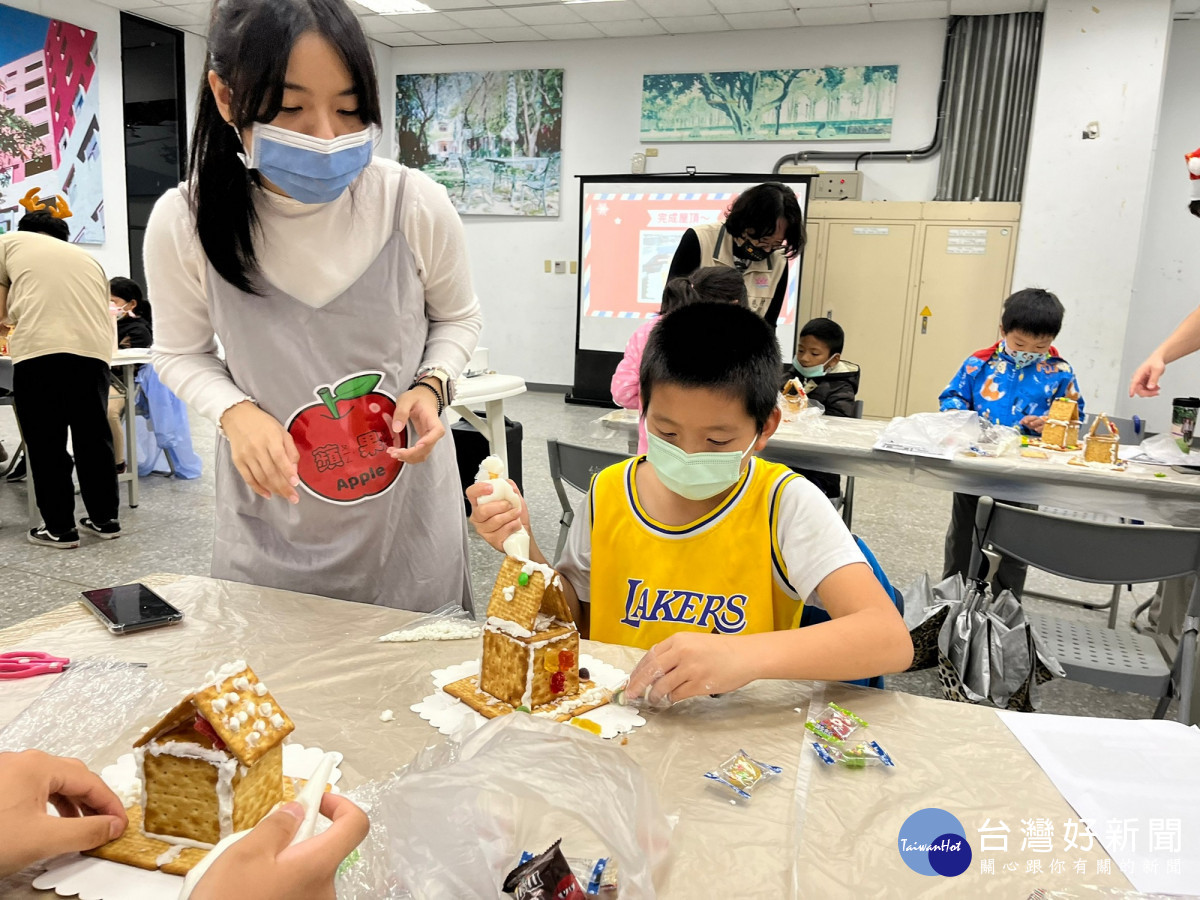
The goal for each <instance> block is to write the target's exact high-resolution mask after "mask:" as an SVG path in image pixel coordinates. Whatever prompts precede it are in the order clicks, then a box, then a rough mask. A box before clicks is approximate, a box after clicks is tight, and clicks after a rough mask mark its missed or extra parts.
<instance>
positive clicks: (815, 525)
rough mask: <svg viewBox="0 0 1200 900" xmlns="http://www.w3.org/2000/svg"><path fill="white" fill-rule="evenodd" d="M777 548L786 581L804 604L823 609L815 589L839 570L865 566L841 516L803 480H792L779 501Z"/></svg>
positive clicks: (863, 558) (811, 485) (814, 487)
mask: <svg viewBox="0 0 1200 900" xmlns="http://www.w3.org/2000/svg"><path fill="white" fill-rule="evenodd" d="M778 523H779V546H780V550H781V552H782V553H783V563H784V565H785V566H787V573H788V581H789V582H791V585H792V587H794V588H795V589H796V593H797V594H799V595H800V596H801V597H802V598H804V600H805V602H806V603H811V604H813V605H814V606H817V607H821V608H824V607H823V605H822V603H821V598H820V597H818V596H817V585H819V584H820V583H821V582H822V581H824V580H825V578H826V577H827V576H828V575H830V574H832V573H833V572H836V571H837V570H838V569H840V568H842V567H843V566H848V565H852V564H854V563H865V562H866V558H865V557H863V555H862V551H861V550H859V549H858V545H857V544H856V543H855V542H854V537H853V536H852V535H851V534H850V532H849V531H848V530H847V529H846V525H845V523H844V522H843V521H842V519H841V516H839V515H838V514H837V511H836V510H835V509H834V508H833V504H832V503H830V502H829V498H828V497H826V496H825V495H824V494H822V493H821V491H820V490H819V489H818V488H817V487H816V486H815V485H814V484H813V483H812V482H811V481H809V480H808V479H806V478H793V479H792V480H791V481H789V482H788V483H787V484H785V485H784V487H783V493H782V494H781V495H780V498H779V518H778Z"/></svg>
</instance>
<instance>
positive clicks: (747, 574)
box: [589, 457, 803, 648]
mask: <svg viewBox="0 0 1200 900" xmlns="http://www.w3.org/2000/svg"><path fill="white" fill-rule="evenodd" d="M644 461H645V457H638V458H635V459H630V460H628V461H626V462H622V463H618V464H616V465H614V466H610V467H609V468H607V469H605V470H604V471H602V472H600V474H598V475H597V476H596V477H595V479H594V480H593V481H592V487H591V496H590V498H589V499H590V501H591V502H590V504H589V505H590V509H591V523H590V524H591V548H592V549H591V554H592V566H591V623H592V629H591V638H592V640H596V641H607V642H609V643H613V644H626V645H628V646H631V647H644V648H649V647H652V646H654V645H655V644H657V643H658V642H659V641H661V640H663V639H665V638H667V637H670V636H671V635H672V634H675V633H676V632H680V631H695V632H704V633H715V634H754V633H757V632H764V631H780V630H784V629H790V628H795V627H796V626H797V625H798V624H799V621H800V611H801V609H802V607H803V600H802V598H800V597H798V596H797V595H796V591H795V590H794V589H793V588H792V586H791V584H789V583H788V576H787V569H786V567H785V564H784V561H783V555H782V553H780V550H779V534H778V527H777V521H776V520H777V510H778V506H779V497H780V495H781V492H782V491H783V486H784V485H785V484H787V483H788V482H789V481H791V480H792V479H793V478H799V477H800V476H799V475H796V474H795V473H794V472H792V471H791V470H790V469H788V468H787V467H786V466H783V465H780V464H778V463H769V462H764V461H763V460H761V459H757V458H753V457H752V458H751V460H750V463H749V465H747V467H746V470H745V471H744V472H743V473H742V477H741V479H740V480H739V481H738V483H737V484H736V485H735V486H734V488H733V490H732V491H730V493H729V496H728V497H727V498H726V499H725V500H724V501H723V502H722V503H721V505H720V506H718V507H717V508H716V509H714V510H713V511H712V512H711V513H709V514H708V515H706V516H704V517H703V518H701V519H698V520H697V521H695V522H691V523H689V524H687V525H681V526H671V525H664V524H662V523H661V522H656V521H655V520H654V519H652V518H651V517H650V516H649V515H648V514H647V513H646V511H645V510H644V509H643V508H642V505H641V502H640V501H639V500H638V494H637V483H636V479H635V473H636V472H637V467H638V466H639V465H641V464H643V463H644Z"/></svg>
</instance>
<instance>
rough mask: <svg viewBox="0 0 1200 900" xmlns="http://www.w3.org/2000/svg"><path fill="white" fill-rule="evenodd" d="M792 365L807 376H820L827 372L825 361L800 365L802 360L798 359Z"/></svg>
mask: <svg viewBox="0 0 1200 900" xmlns="http://www.w3.org/2000/svg"><path fill="white" fill-rule="evenodd" d="M792 366H793V367H794V368H795V369H796V371H797V372H799V373H800V374H801V375H803V376H804V377H805V378H819V377H820V376H822V375H824V374H825V364H824V363H821V364H820V365H817V366H802V365H800V360H798V359H797V360H793V361H792Z"/></svg>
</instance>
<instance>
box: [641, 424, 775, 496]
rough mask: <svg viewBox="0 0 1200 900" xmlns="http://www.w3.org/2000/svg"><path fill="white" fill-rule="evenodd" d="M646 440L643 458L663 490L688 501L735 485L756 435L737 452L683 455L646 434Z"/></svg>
mask: <svg viewBox="0 0 1200 900" xmlns="http://www.w3.org/2000/svg"><path fill="white" fill-rule="evenodd" d="M646 440H647V444H648V446H647V452H646V459H648V460H649V461H650V465H652V466H654V474H656V475H657V476H658V480H659V481H661V482H662V483H663V485H665V486H666V488H667V490H669V491H672V492H674V493H676V494H678V495H679V496H681V497H686V498H687V499H688V500H707V499H708V498H709V497H715V496H716V495H717V494H719V493H721V491H724V490H728V489H729V488H731V487H733V486H734V485H735V484H737V481H738V479H739V478H741V477H742V460H743V459H745V458H746V455H747V454H748V453H750V451H751V450H753V449H754V444H755V442H756V441H757V440H758V435H755V436H754V440H753V441H751V442H750V446H749V447H747V448H746V449H745V450H744V451H742V452H741V453H739V452H738V451H737V450H730V451H717V452H706V453H686V452H685V451H683V450H680V449H679V448H678V447H676V446H675V445H674V444H670V443H668V442H667V441H664V440H663V439H662V438H660V437H659V436H658V435H655V434H650V433H649V432H647V434H646Z"/></svg>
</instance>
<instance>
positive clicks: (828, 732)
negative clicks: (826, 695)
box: [804, 703, 867, 744]
mask: <svg viewBox="0 0 1200 900" xmlns="http://www.w3.org/2000/svg"><path fill="white" fill-rule="evenodd" d="M804 727H805V728H807V729H808V730H809V731H811V732H812V733H813V734H815V735H816V736H817V737H819V738H822V739H823V740H825V741H826V742H828V743H834V744H836V743H840V742H842V741H844V740H846V739H847V738H849V737H850V735H852V734H854V732H856V731H858V729H860V728H866V727H867V722H866V720H865V719H863V718H860V717H859V716H856V715H855V714H854V713H852V712H850V710H848V709H846V708H845V707H844V706H838V705H837V704H836V703H830V704H829V705H828V706H826V707H825V710H824V711H823V712H822V713H821V714H820V715H819V716H817V717H816V718H815V719H809V720H808V721H807V722H805V723H804Z"/></svg>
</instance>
